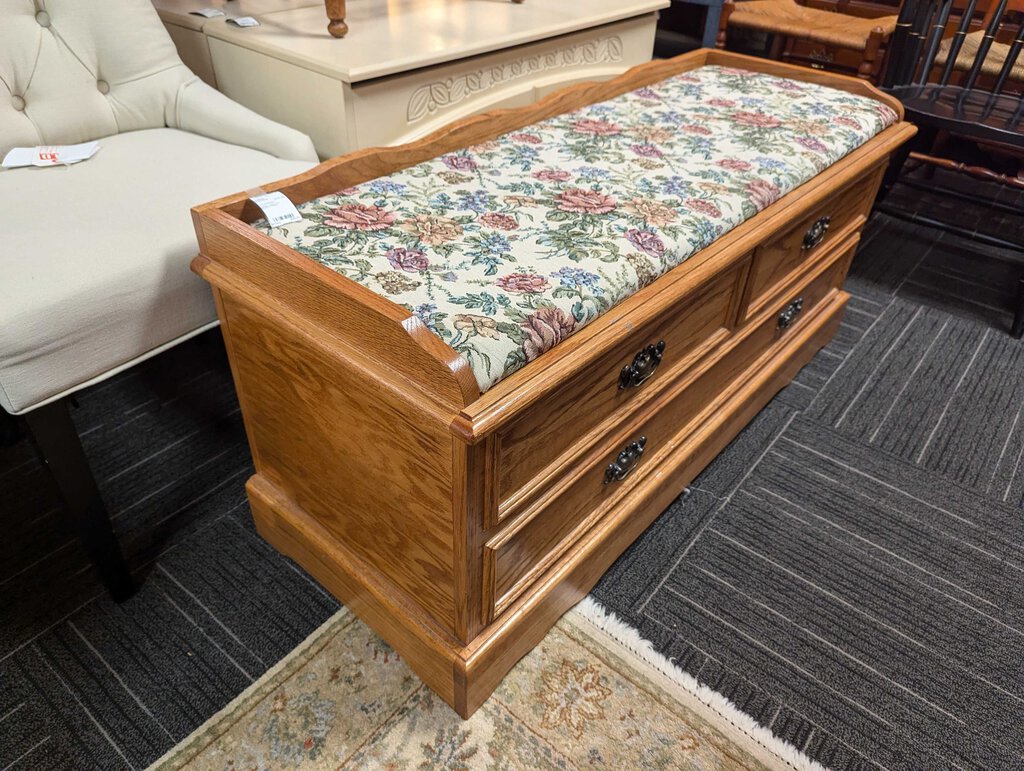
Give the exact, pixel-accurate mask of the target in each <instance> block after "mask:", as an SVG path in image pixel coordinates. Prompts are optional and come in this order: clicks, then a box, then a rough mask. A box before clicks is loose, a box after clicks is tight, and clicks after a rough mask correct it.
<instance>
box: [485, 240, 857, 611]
mask: <svg viewBox="0 0 1024 771" xmlns="http://www.w3.org/2000/svg"><path fill="white" fill-rule="evenodd" d="M856 243H857V237H856V236H854V237H852V238H850V239H849V240H848V241H847V242H845V243H844V244H843V245H842V247H841V248H840V249H837V250H835V251H832V252H830V253H828V254H824V255H819V260H818V261H817V265H816V266H815V267H814V269H813V270H812V271H811V275H810V276H809V277H808V278H807V279H806V280H805V282H804V283H803V284H802V285H801V286H799V287H797V288H796V289H795V290H794V291H793V292H792V293H791V294H789V295H785V296H784V297H782V298H776V302H775V303H774V304H773V305H772V307H771V311H770V313H767V312H766V313H765V314H762V317H761V318H760V319H759V321H758V322H757V324H756V325H755V326H754V327H752V328H750V329H749V330H748V331H747V332H746V333H745V334H743V335H741V336H740V335H737V338H736V339H735V340H730V341H729V343H728V345H727V346H723V348H726V347H727V348H728V350H726V351H725V352H724V353H722V355H720V356H712V357H708V360H707V361H704V362H701V363H700V364H699V365H698V366H696V367H694V370H693V372H692V373H691V375H689V376H687V377H684V378H682V381H681V382H680V384H679V385H678V387H675V388H672V389H670V390H669V391H667V392H666V393H664V394H662V395H661V396H660V397H659V398H658V399H657V400H655V401H653V402H650V403H649V404H648V405H645V407H646V408H645V409H643V410H642V411H641V412H640V414H638V415H637V416H635V418H634V419H632V420H631V421H629V422H628V423H627V425H626V426H622V427H620V428H619V429H617V430H616V431H615V432H614V433H613V435H611V436H609V437H606V439H605V441H604V442H602V443H600V445H599V446H598V449H596V450H595V451H593V452H591V453H589V454H588V455H587V456H586V457H584V458H581V459H580V460H579V461H578V462H576V463H575V464H573V465H572V467H571V468H569V469H567V470H566V471H565V473H564V475H563V476H562V477H561V478H560V479H559V480H558V482H557V483H556V484H553V485H551V487H550V488H549V489H547V490H546V491H545V492H544V494H543V495H542V496H541V497H540V498H539V499H537V500H535V501H533V502H532V503H531V504H530V506H529V507H528V508H527V509H526V510H525V511H523V512H522V513H518V514H517V516H516V518H515V520H513V521H512V522H510V524H509V526H508V527H506V528H505V529H504V530H502V531H501V532H500V533H499V534H498V535H496V536H495V537H494V538H492V539H491V540H490V541H489V542H488V543H487V545H486V546H485V548H484V598H485V604H486V605H487V606H488V607H486V608H485V612H486V613H488V614H489V617H490V618H493V617H494V616H497V615H498V614H500V613H501V612H502V611H503V610H504V609H505V608H506V607H507V606H508V605H509V604H510V603H511V602H513V601H514V600H515V599H516V598H517V597H518V596H519V595H520V594H521V593H522V592H523V591H524V590H525V589H526V588H527V587H528V586H529V585H530V584H531V583H532V582H533V581H534V580H535V579H536V578H537V577H539V576H540V574H541V573H543V572H544V570H546V569H547V568H548V567H549V566H550V565H551V564H552V563H553V562H554V561H555V560H556V559H558V557H559V556H560V555H561V554H563V553H564V552H565V550H566V549H568V548H569V547H570V546H571V545H572V543H573V542H574V541H575V540H576V538H577V537H578V536H579V535H580V534H581V533H583V532H586V531H588V530H589V529H590V528H592V527H593V526H594V523H595V522H596V520H598V519H600V518H601V517H602V516H604V514H605V513H606V512H607V511H608V509H609V507H610V506H611V505H612V504H613V503H614V501H615V500H616V499H617V498H619V497H621V496H622V495H623V494H624V493H626V492H628V491H629V490H630V489H631V488H632V486H633V485H635V484H637V483H638V482H639V481H640V480H641V479H643V477H644V476H646V475H647V474H649V473H651V472H652V471H654V470H655V469H656V468H657V467H658V464H659V462H660V461H661V460H662V459H664V458H665V457H667V456H668V455H669V454H670V450H671V445H674V444H676V443H677V442H676V441H675V440H676V439H677V438H678V437H680V436H684V435H686V434H689V433H690V432H692V431H693V430H695V429H696V428H697V427H698V426H699V425H701V423H703V422H704V421H705V420H706V419H707V417H708V416H709V415H710V414H712V413H713V412H714V411H715V410H716V409H717V404H718V402H719V401H720V400H721V399H724V398H725V396H726V392H727V391H729V389H730V388H737V387H740V386H741V385H742V383H743V382H744V379H745V378H744V377H743V373H744V372H745V371H746V370H748V369H750V368H752V367H753V366H754V365H755V364H756V363H757V362H758V360H759V359H761V358H762V357H766V356H769V355H771V353H772V352H773V350H774V348H775V347H776V346H777V345H781V344H782V342H783V340H784V339H785V338H786V337H787V335H789V334H791V331H792V330H793V329H796V328H799V327H800V324H801V322H802V320H803V319H804V318H806V317H808V316H809V315H812V312H813V310H814V308H815V307H816V306H818V305H819V304H820V303H821V302H822V301H823V300H825V299H826V298H827V297H829V296H831V295H832V294H833V293H834V292H835V291H836V289H837V288H838V286H839V285H840V284H841V282H842V279H843V276H844V275H845V271H846V267H847V264H848V262H849V260H850V258H851V257H852V253H853V250H854V248H855V247H856Z"/></svg>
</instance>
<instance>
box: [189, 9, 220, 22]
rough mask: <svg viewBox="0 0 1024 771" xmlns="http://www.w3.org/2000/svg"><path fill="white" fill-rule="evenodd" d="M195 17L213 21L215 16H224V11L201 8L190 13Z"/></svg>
mask: <svg viewBox="0 0 1024 771" xmlns="http://www.w3.org/2000/svg"><path fill="white" fill-rule="evenodd" d="M189 13H191V14H193V15H194V16H205V17H206V18H207V19H212V18H213V17H214V16H223V15H224V11H222V10H221V9H220V8H200V9H199V10H198V11H189Z"/></svg>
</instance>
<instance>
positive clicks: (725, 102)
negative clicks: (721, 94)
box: [708, 99, 736, 107]
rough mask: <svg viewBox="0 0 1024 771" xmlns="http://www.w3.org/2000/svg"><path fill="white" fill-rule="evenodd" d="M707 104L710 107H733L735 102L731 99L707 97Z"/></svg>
mask: <svg viewBox="0 0 1024 771" xmlns="http://www.w3.org/2000/svg"><path fill="white" fill-rule="evenodd" d="M708 104H709V105H711V106H712V107H735V106H736V102H734V101H733V100H732V99H708Z"/></svg>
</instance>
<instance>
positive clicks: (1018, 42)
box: [992, 22, 1024, 94]
mask: <svg viewBox="0 0 1024 771" xmlns="http://www.w3.org/2000/svg"><path fill="white" fill-rule="evenodd" d="M1021 48H1024V22H1021V23H1020V24H1019V25H1017V36H1016V37H1015V38H1014V40H1013V43H1012V44H1011V45H1010V50H1009V51H1007V52H1006V60H1005V61H1004V62H1003V67H1002V69H1001V70H999V77H997V78H996V84H995V86H994V87H993V89H992V90H993V92H995V93H996V94H1001V93H1003V88H1004V87H1005V86H1006V81H1008V80H1009V79H1010V73H1011V72H1012V71H1013V68H1014V67H1015V66H1016V65H1017V57H1018V56H1020V50H1021Z"/></svg>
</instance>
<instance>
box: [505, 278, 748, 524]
mask: <svg viewBox="0 0 1024 771" xmlns="http://www.w3.org/2000/svg"><path fill="white" fill-rule="evenodd" d="M741 279H742V268H737V269H735V270H731V271H729V272H728V273H725V274H723V275H722V276H721V277H719V278H718V279H716V280H714V281H713V282H712V283H711V285H710V286H708V287H707V288H706V289H704V290H702V291H701V292H699V293H695V294H694V295H693V296H692V297H690V298H687V299H686V300H684V301H683V302H681V303H678V304H677V305H676V306H670V307H668V308H667V309H666V310H665V312H664V313H662V314H660V315H659V316H658V318H657V319H656V320H654V321H652V322H650V323H648V324H645V325H644V326H642V327H639V328H637V329H635V330H634V331H633V332H631V333H630V334H628V335H626V336H625V337H624V338H623V340H622V341H621V342H620V343H619V344H618V345H616V346H615V347H614V348H613V349H612V350H610V351H608V352H607V353H606V354H605V355H604V356H602V357H601V358H600V359H599V360H598V361H596V362H595V363H594V364H593V365H592V366H590V367H588V368H587V369H585V370H582V371H580V372H577V373H576V374H574V375H573V376H572V377H570V378H568V379H567V380H566V381H565V382H564V384H562V385H561V386H560V387H559V388H558V390H557V391H554V392H553V393H551V394H550V395H548V396H547V397H546V398H544V399H543V400H542V401H540V402H538V403H537V404H536V405H535V407H534V408H533V409H531V410H530V412H529V413H527V414H526V415H524V416H523V417H522V418H520V419H519V420H517V421H516V422H514V423H513V424H512V425H511V426H509V428H508V429H506V430H505V431H503V432H502V433H501V434H500V436H499V454H498V500H499V507H498V518H499V519H503V518H505V517H506V516H508V515H509V513H510V512H512V511H513V510H515V509H516V508H517V507H518V506H519V505H520V504H521V502H522V501H523V499H524V497H529V491H528V490H526V488H531V489H532V488H533V487H534V486H535V485H536V484H540V483H541V480H542V478H545V477H547V476H548V475H549V473H551V472H554V471H557V468H553V469H548V467H549V466H555V467H557V466H559V465H564V460H563V459H564V458H565V457H566V456H572V455H574V454H578V452H579V449H580V446H581V443H582V444H584V445H585V444H586V443H587V439H586V436H587V434H588V433H589V432H591V431H592V430H593V429H594V428H595V427H596V426H598V425H599V424H601V423H603V422H605V421H606V420H608V419H609V418H610V417H612V416H615V415H616V414H619V415H621V416H622V417H623V418H625V417H626V416H628V414H629V413H630V412H631V411H632V410H633V409H635V408H636V407H637V406H639V404H640V403H641V402H643V401H646V400H647V399H648V398H649V397H650V395H651V392H652V391H655V390H658V389H659V388H660V387H662V386H663V385H664V384H665V383H667V382H669V381H670V380H671V379H672V378H673V377H674V376H675V375H676V374H678V373H679V372H681V371H682V370H683V369H685V368H686V367H688V366H690V365H692V364H693V363H694V362H696V361H698V360H699V359H700V358H701V357H702V356H703V355H705V354H706V353H707V352H708V351H710V350H712V349H713V348H714V347H715V346H716V345H717V344H718V343H719V342H721V341H722V340H723V339H725V338H726V337H727V336H728V334H729V331H728V330H729V329H730V328H731V327H732V323H733V319H734V318H735V314H736V310H737V305H738V300H739V294H740V292H741V291H742V287H741ZM546 470H547V471H546ZM531 483H533V484H531Z"/></svg>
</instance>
